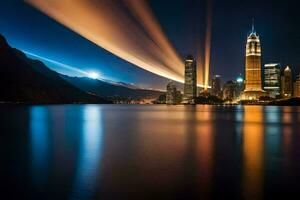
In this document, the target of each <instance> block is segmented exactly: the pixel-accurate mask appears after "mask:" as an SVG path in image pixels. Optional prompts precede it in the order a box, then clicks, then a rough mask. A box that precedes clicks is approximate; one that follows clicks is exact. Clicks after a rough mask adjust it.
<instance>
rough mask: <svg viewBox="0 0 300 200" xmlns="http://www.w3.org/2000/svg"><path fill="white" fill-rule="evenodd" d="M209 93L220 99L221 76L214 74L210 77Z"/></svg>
mask: <svg viewBox="0 0 300 200" xmlns="http://www.w3.org/2000/svg"><path fill="white" fill-rule="evenodd" d="M211 94H212V95H214V96H216V97H218V98H220V99H222V97H223V95H222V88H221V76H220V75H215V76H214V77H213V78H212V84H211Z"/></svg>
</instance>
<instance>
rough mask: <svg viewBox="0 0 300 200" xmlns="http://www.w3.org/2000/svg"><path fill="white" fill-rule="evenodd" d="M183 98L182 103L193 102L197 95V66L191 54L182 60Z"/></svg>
mask: <svg viewBox="0 0 300 200" xmlns="http://www.w3.org/2000/svg"><path fill="white" fill-rule="evenodd" d="M184 65H185V74H184V98H183V103H185V104H194V103H195V98H196V97H197V68H196V60H195V59H194V57H193V56H192V55H188V56H187V57H186V59H185V61H184Z"/></svg>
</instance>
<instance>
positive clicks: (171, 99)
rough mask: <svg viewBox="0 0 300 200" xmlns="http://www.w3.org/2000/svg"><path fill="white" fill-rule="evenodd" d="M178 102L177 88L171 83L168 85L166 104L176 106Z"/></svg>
mask: <svg viewBox="0 0 300 200" xmlns="http://www.w3.org/2000/svg"><path fill="white" fill-rule="evenodd" d="M175 101H176V86H175V84H174V83H173V82H172V81H170V82H169V83H168V85H167V92H166V104H169V105H171V104H175Z"/></svg>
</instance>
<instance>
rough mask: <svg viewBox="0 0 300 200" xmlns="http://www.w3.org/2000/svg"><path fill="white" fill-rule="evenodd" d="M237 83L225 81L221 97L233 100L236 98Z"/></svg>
mask: <svg viewBox="0 0 300 200" xmlns="http://www.w3.org/2000/svg"><path fill="white" fill-rule="evenodd" d="M237 86H238V85H237V83H236V82H234V81H227V82H226V83H225V84H224V86H223V98H224V100H228V101H235V100H236V98H237Z"/></svg>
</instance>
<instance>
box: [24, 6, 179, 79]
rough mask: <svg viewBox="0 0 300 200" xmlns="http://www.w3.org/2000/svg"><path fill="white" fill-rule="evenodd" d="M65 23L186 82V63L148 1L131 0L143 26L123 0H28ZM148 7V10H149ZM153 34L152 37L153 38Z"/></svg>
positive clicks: (123, 55) (134, 61)
mask: <svg viewBox="0 0 300 200" xmlns="http://www.w3.org/2000/svg"><path fill="white" fill-rule="evenodd" d="M27 2H28V3H30V4H31V5H32V6H34V7H36V8H38V9H39V10H41V11H42V12H44V13H46V14H47V15H48V16H50V17H52V18H54V19H55V20H57V21H58V22H60V23H61V24H63V25H65V26H66V27H68V28H70V29H72V30H73V31H75V32H76V33H78V34H80V35H82V36H83V37H85V38H86V39H88V40H90V41H92V42H94V43H95V44H97V45H98V46H100V47H102V48H104V49H106V50H107V51H109V52H111V53H113V54H114V55H116V56H118V57H120V58H122V59H124V60H126V61H128V62H130V63H132V64H134V65H136V66H138V67H141V68H143V69H145V70H147V71H150V72H152V73H155V74H157V75H160V76H163V77H166V78H168V79H172V80H175V81H178V82H183V75H184V67H183V62H182V61H180V60H181V59H179V58H178V57H177V56H176V53H175V50H174V49H173V48H172V47H171V46H170V45H169V44H168V42H167V39H166V38H165V37H164V35H163V34H162V30H154V28H157V27H158V24H157V23H155V22H153V23H150V22H149V19H152V17H153V15H152V14H151V13H149V10H148V9H147V7H146V6H145V2H140V3H139V2H138V1H128V2H129V3H130V5H132V6H133V7H131V9H130V10H133V11H136V8H137V7H138V8H140V7H141V8H143V10H144V11H145V14H144V15H143V14H142V13H140V12H136V13H135V15H136V16H138V18H139V20H140V22H141V23H142V27H146V28H145V29H146V32H148V33H149V34H146V33H145V30H144V29H143V28H142V27H141V25H140V24H138V23H136V20H133V19H132V16H130V15H128V13H127V12H126V9H124V7H126V6H124V4H122V3H121V1H110V0H101V1H86V0H76V1H74V0H73V1H71V0H48V1H40V0H27ZM147 10H148V11H147ZM149 35H151V36H152V37H149ZM174 58H175V59H174Z"/></svg>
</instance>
